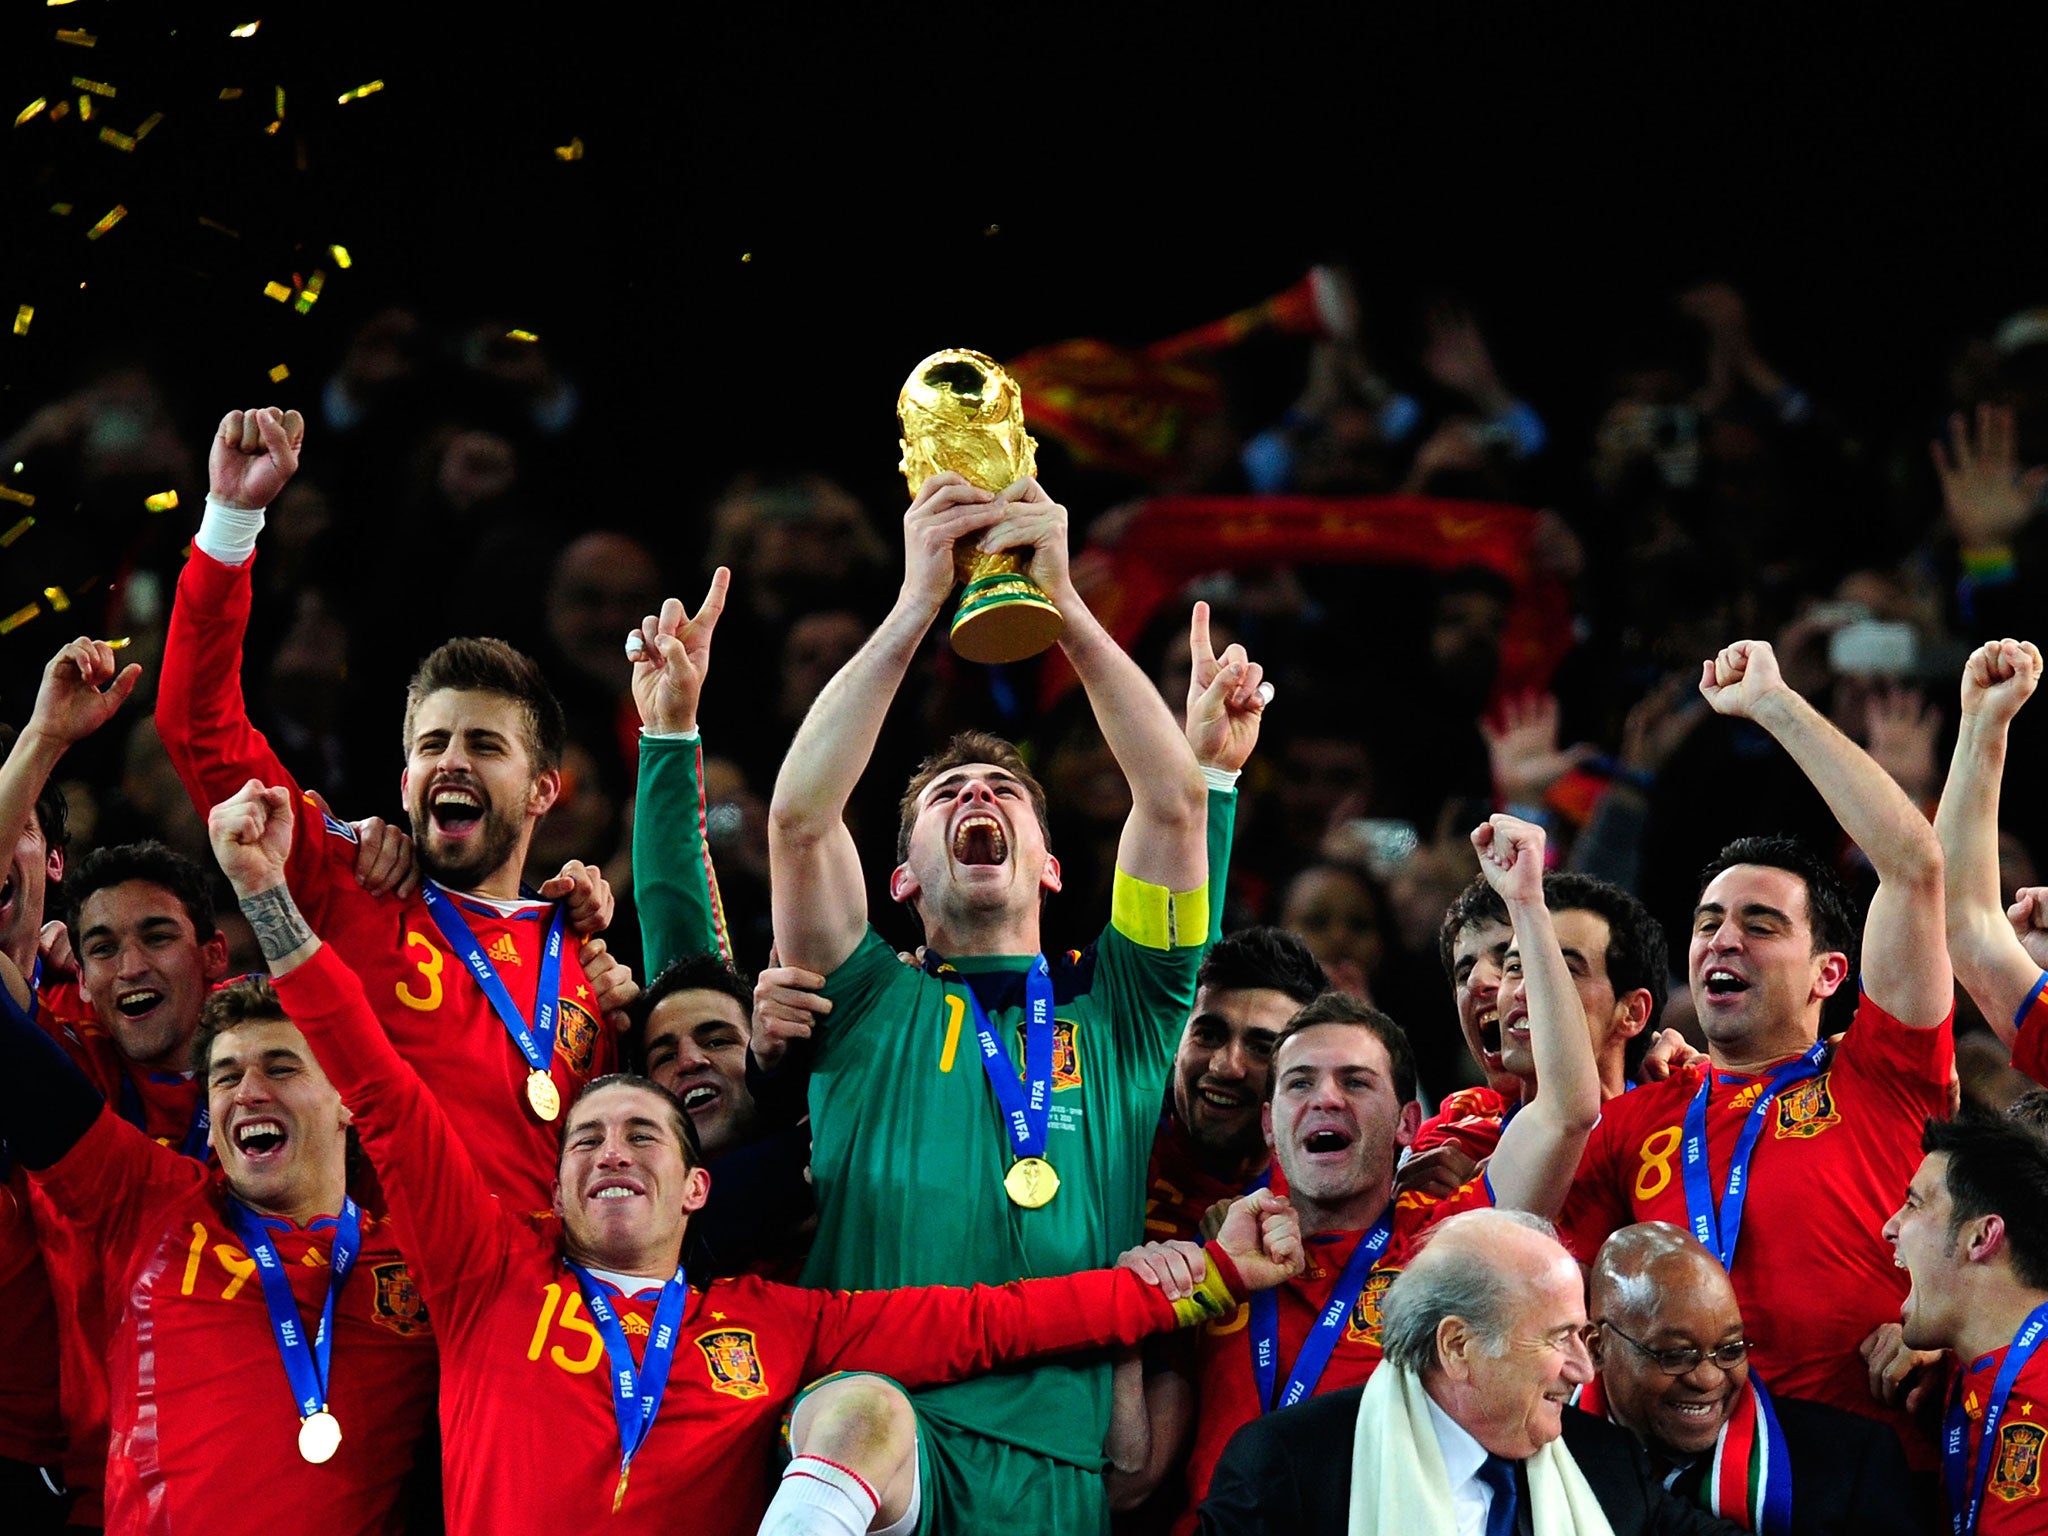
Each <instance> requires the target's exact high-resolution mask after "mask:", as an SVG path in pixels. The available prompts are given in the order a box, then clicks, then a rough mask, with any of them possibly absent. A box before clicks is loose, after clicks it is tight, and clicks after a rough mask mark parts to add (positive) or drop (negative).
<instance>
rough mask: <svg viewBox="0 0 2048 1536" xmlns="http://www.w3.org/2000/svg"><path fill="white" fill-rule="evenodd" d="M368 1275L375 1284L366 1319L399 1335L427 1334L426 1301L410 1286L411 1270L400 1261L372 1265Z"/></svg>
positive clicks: (416, 1287) (411, 1283)
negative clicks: (373, 1278)
mask: <svg viewBox="0 0 2048 1536" xmlns="http://www.w3.org/2000/svg"><path fill="white" fill-rule="evenodd" d="M370 1273H371V1275H372V1276H373V1277H375V1279H376V1281H377V1294H376V1297H375V1299H374V1300H373V1301H372V1303H371V1309H370V1316H371V1317H372V1318H374V1319H375V1320H376V1321H377V1323H378V1324H379V1325H380V1326H382V1327H385V1328H389V1329H390V1330H391V1331H392V1332H393V1333H396V1334H400V1335H403V1336H410V1335H412V1334H415V1333H426V1332H429V1331H430V1328H431V1325H430V1324H429V1322H428V1320H427V1304H426V1301H425V1300H424V1299H423V1298H422V1297H421V1296H420V1288H419V1287H418V1286H417V1285H415V1284H414V1283H413V1278H412V1271H411V1270H410V1269H409V1268H407V1267H406V1265H405V1262H404V1261H403V1260H399V1261H397V1262H395V1263H391V1264H376V1265H372V1266H371V1269H370Z"/></svg>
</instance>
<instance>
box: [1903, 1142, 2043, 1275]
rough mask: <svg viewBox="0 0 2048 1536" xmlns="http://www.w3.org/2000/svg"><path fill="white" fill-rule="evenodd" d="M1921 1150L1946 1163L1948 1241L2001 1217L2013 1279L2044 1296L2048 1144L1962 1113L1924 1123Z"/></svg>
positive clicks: (1944, 1180)
mask: <svg viewBox="0 0 2048 1536" xmlns="http://www.w3.org/2000/svg"><path fill="white" fill-rule="evenodd" d="M1920 1150H1921V1151H1922V1152H1940V1153H1942V1154H1944V1155H1945V1156H1946V1157H1947V1158H1948V1170H1947V1173H1946V1175H1945V1176H1944V1178H1943V1180H1942V1182H1943V1184H1944V1185H1945V1186H1946V1187H1947V1189H1948V1202H1949V1227H1948V1230H1949V1236H1950V1238H1951V1239H1953V1238H1954V1237H1955V1235H1956V1234H1957V1233H1958V1232H1959V1231H1961V1230H1962V1225H1963V1223H1964V1222H1966V1221H1974V1220H1975V1219H1976V1218H1977V1217H1979V1216H2002V1217H2004V1218H2005V1241H2006V1246H2007V1248H2008V1250H2009V1251H2010V1252H2011V1254H2012V1269H2013V1274H2014V1276H2015V1277H2016V1278H2017V1279H2018V1280H2019V1282H2020V1284H2022V1285H2024V1286H2026V1287H2027V1289H2029V1290H2033V1291H2043V1290H2048V1141H2044V1140H2043V1139H2042V1138H2041V1136H2040V1135H2039V1134H2038V1133H2036V1132H2034V1131H2031V1130H2029V1129H2028V1128H2027V1127H2026V1126H2024V1125H2021V1124H2019V1123H2018V1122H2017V1121H2014V1120H2009V1119H2007V1118H2006V1117H2005V1116H2003V1115H1986V1114H1980V1113H1973V1112H1970V1111H1965V1112H1964V1113H1963V1114H1961V1115H1959V1116H1957V1117H1956V1118H1955V1119H1953V1120H1929V1121H1928V1122H1927V1129H1926V1130H1925V1131H1924V1132H1923V1133H1922V1134H1921V1137H1920Z"/></svg>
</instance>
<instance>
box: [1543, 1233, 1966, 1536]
mask: <svg viewBox="0 0 2048 1536" xmlns="http://www.w3.org/2000/svg"><path fill="white" fill-rule="evenodd" d="M1592 1314H1593V1325H1594V1327H1595V1328H1596V1329H1597V1330H1598V1331H1597V1332H1596V1333H1595V1334H1594V1337H1593V1360H1594V1363H1595V1364H1597V1365H1598V1366H1599V1367H1600V1375H1599V1377H1598V1378H1597V1379H1596V1380H1595V1381H1594V1382H1593V1383H1592V1384H1591V1385H1589V1386H1588V1387H1587V1388H1586V1390H1585V1392H1584V1394H1582V1395H1581V1397H1580V1399H1579V1406H1580V1407H1582V1408H1585V1409H1587V1410H1588V1411H1589V1412H1595V1413H1598V1412H1602V1411H1604V1412H1605V1414H1606V1416H1607V1417H1608V1418H1610V1419H1612V1420H1613V1421H1614V1422H1615V1423H1617V1424H1619V1425H1621V1426H1622V1427H1623V1428H1625V1429H1627V1430H1630V1431H1631V1432H1633V1433H1634V1435H1635V1437H1636V1438H1637V1439H1638V1440H1640V1441H1641V1442H1642V1444H1643V1449H1644V1450H1645V1451H1647V1452H1648V1453H1649V1457H1650V1462H1651V1465H1652V1466H1654V1467H1655V1468H1656V1469H1657V1470H1658V1471H1659V1473H1660V1474H1661V1475H1662V1477H1663V1480H1664V1485H1665V1486H1666V1487H1667V1488H1669V1489H1671V1491H1672V1492H1674V1493H1676V1494H1678V1495H1679V1496H1680V1497H1681V1498H1683V1499H1686V1500H1688V1501H1690V1502H1692V1503H1695V1504H1698V1505H1700V1506H1702V1507H1703V1508H1706V1509H1710V1510H1712V1511H1714V1512H1715V1513H1717V1514H1719V1515H1722V1516H1723V1517H1725V1518H1727V1519H1730V1520H1733V1521H1735V1522H1736V1523H1737V1524H1739V1525H1743V1526H1746V1527H1747V1528H1749V1529H1750V1530H1753V1531H1759V1532H1763V1533H1765V1536H1778V1533H1779V1532H1782V1531H1785V1530H1797V1531H1799V1532H1800V1533H1802V1536H1809V1533H1810V1536H1833V1533H1836V1532H1840V1533H1843V1536H1866V1533H1867V1536H1891V1533H1894V1532H1896V1533H1900V1536H1906V1533H1911V1532H1916V1531H1927V1530H1930V1529H1932V1522H1933V1514H1934V1511H1933V1509H1932V1507H1931V1504H1930V1503H1929V1501H1928V1499H1927V1493H1928V1492H1929V1491H1930V1490H1926V1489H1920V1488H1916V1487H1915V1486H1914V1485H1913V1484H1912V1482H1911V1481H1910V1480H1909V1478H1908V1476H1907V1472H1906V1460H1905V1453H1904V1451H1903V1450H1902V1449H1901V1448H1900V1445H1899V1440H1898V1436H1896V1435H1894V1434H1893V1433H1892V1432H1891V1430H1890V1428H1889V1427H1887V1426H1886V1425H1883V1424H1880V1423H1877V1422H1876V1421H1875V1420H1872V1419H1865V1418H1860V1417H1858V1416H1857V1415H1855V1414H1853V1413H1849V1412H1847V1411H1846V1410H1844V1409H1841V1408H1835V1407H1832V1406H1830V1405H1828V1404H1826V1403H1813V1402H1803V1401H1801V1400H1799V1399H1797V1398H1787V1397H1773V1396H1772V1395H1771V1394H1770V1392H1769V1390H1768V1388H1767V1387H1766V1386H1765V1385H1764V1384H1763V1383H1762V1381H1761V1380H1760V1379H1759V1378H1758V1376H1757V1375H1756V1374H1755V1373H1754V1372H1753V1371H1752V1370H1751V1369H1750V1362H1749V1340H1748V1337H1747V1335H1746V1334H1745V1332H1744V1329H1743V1322H1742V1308H1741V1306H1740V1304H1739V1303H1738V1302H1737V1301H1736V1299H1735V1286H1734V1284H1733V1283H1732V1282H1731V1281H1730V1280H1729V1278H1728V1274H1727V1271H1725V1270H1724V1269H1722V1268H1721V1266H1720V1264H1719V1263H1717V1262H1716V1261H1715V1259H1714V1256H1713V1255H1712V1254H1710V1253H1708V1252H1707V1250H1706V1249H1705V1248H1702V1247H1701V1246H1700V1245H1699V1243H1698V1242H1697V1241H1696V1240H1695V1239H1694V1238H1693V1237H1692V1235H1691V1234H1690V1233H1688V1232H1686V1231H1684V1230H1683V1229H1682V1228H1679V1227H1675V1226H1672V1225H1671V1224H1670V1223H1668V1222H1661V1221H1646V1222H1641V1223H1638V1224H1637V1225H1635V1226H1632V1227H1623V1228H1622V1229H1621V1230H1620V1231H1619V1232H1617V1233H1615V1234H1614V1235H1613V1236H1612V1237H1610V1238H1609V1239H1608V1240H1607V1242H1606V1243H1605V1244H1604V1245H1603V1246H1602V1247H1601V1249H1600V1255H1599V1257H1598V1258H1597V1259H1596V1260H1595V1261H1594V1264H1593V1285H1592ZM1760 1432H1761V1438H1762V1439H1763V1440H1764V1442H1765V1444H1766V1445H1767V1446H1768V1444H1769V1442H1770V1440H1771V1439H1772V1438H1773V1437H1776V1438H1779V1439H1780V1440H1781V1441H1782V1445H1783V1454H1782V1455H1781V1456H1779V1457H1777V1458H1775V1459H1774V1458H1771V1457H1769V1456H1767V1457H1766V1458H1764V1462H1765V1464H1766V1465H1770V1464H1773V1461H1774V1460H1775V1465H1776V1466H1777V1468H1778V1470H1779V1473H1780V1474H1781V1475H1782V1474H1789V1478H1788V1486H1787V1487H1785V1488H1784V1489H1782V1490H1777V1491H1775V1493H1773V1492H1772V1491H1770V1490H1768V1489H1766V1488H1759V1487H1757V1486H1756V1481H1757V1480H1756V1479H1754V1478H1751V1477H1747V1476H1739V1475H1724V1477H1723V1478H1722V1479H1720V1480H1719V1485H1718V1486H1716V1483H1717V1480H1716V1479H1715V1477H1714V1467H1715V1465H1716V1462H1717V1461H1718V1462H1719V1464H1720V1465H1721V1466H1722V1467H1723V1468H1724V1469H1734V1468H1747V1467H1749V1465H1750V1463H1751V1457H1750V1455H1749V1447H1750V1446H1751V1445H1752V1444H1753V1443H1754V1442H1755V1441H1756V1440H1757V1439H1758V1438H1759V1437H1760ZM1717 1453H1718V1455H1717Z"/></svg>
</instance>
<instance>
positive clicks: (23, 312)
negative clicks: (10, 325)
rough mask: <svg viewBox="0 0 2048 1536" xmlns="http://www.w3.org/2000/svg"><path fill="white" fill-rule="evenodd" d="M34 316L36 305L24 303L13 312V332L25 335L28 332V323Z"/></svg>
mask: <svg viewBox="0 0 2048 1536" xmlns="http://www.w3.org/2000/svg"><path fill="white" fill-rule="evenodd" d="M35 317H36V307H35V305H33V304H24V305H22V306H21V308H19V309H17V310H16V311H15V312H14V334H15V335H17V336H26V335H27V334H28V323H29V321H31V320H33V319H35Z"/></svg>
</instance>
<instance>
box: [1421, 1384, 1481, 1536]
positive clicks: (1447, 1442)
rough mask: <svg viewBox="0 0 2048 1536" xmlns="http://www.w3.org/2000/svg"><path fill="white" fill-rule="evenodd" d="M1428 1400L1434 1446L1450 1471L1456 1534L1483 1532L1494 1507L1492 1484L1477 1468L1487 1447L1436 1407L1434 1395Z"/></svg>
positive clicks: (1469, 1535) (1459, 1535)
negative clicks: (1434, 1440)
mask: <svg viewBox="0 0 2048 1536" xmlns="http://www.w3.org/2000/svg"><path fill="white" fill-rule="evenodd" d="M1427 1401H1428V1403H1429V1422H1430V1424H1431V1426H1432V1427H1434V1428H1435V1430H1436V1443H1437V1449H1439V1450H1440V1451H1442V1452H1443V1453H1444V1471H1445V1472H1447V1473H1449V1474H1450V1479H1451V1513H1452V1514H1453V1515H1454V1516H1455V1517H1456V1518H1457V1522H1458V1536H1486V1517H1487V1514H1488V1513H1489V1512H1490V1511H1491V1510H1492V1509H1493V1488H1492V1486H1491V1485H1490V1484H1488V1483H1485V1482H1482V1481H1481V1480H1480V1477H1479V1469H1480V1468H1481V1467H1483V1466H1485V1465H1486V1457H1487V1450H1486V1447H1485V1446H1483V1445H1481V1444H1480V1443H1479V1442H1478V1441H1477V1440H1474V1439H1473V1438H1472V1436H1471V1435H1470V1434H1469V1433H1468V1432H1467V1431H1466V1429H1465V1426H1464V1425H1462V1424H1460V1423H1459V1422H1458V1421H1457V1420H1456V1419H1454V1418H1452V1417H1451V1416H1450V1415H1449V1414H1448V1413H1445V1412H1444V1411H1443V1409H1442V1408H1440V1407H1438V1406H1437V1401H1436V1399H1435V1398H1433V1397H1432V1398H1429V1399H1427Z"/></svg>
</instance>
